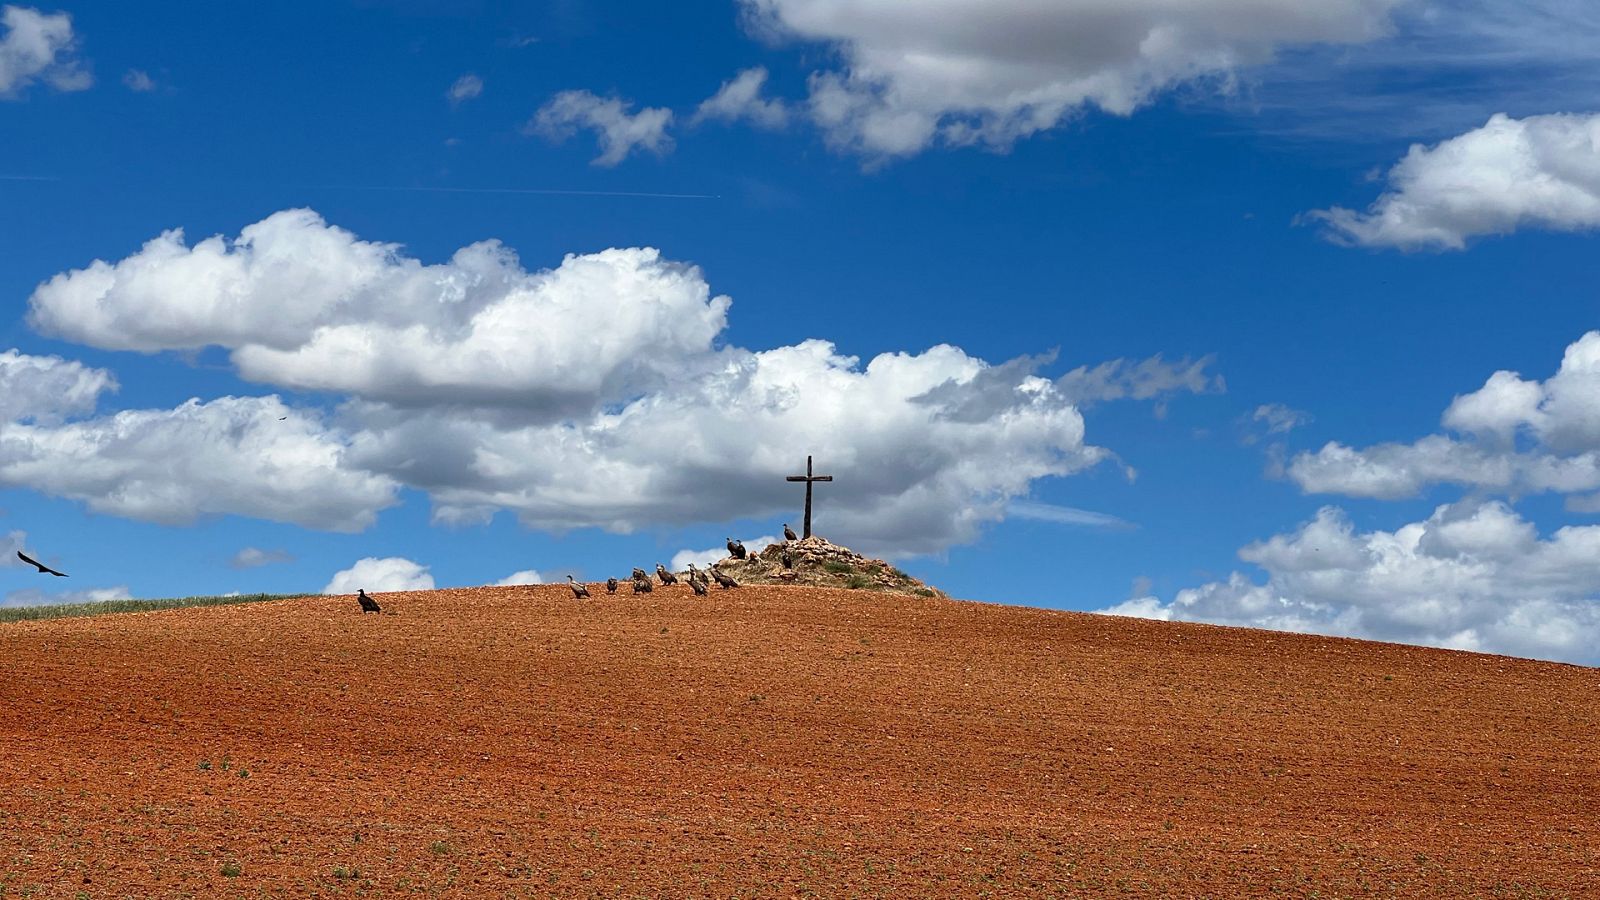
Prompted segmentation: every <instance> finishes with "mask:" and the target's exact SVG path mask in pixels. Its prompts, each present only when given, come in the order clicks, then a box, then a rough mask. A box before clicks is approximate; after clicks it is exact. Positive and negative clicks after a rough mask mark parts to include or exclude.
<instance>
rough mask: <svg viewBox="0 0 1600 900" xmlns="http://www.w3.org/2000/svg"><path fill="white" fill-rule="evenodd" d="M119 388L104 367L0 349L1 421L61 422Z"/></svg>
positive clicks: (88, 409) (90, 408)
mask: <svg viewBox="0 0 1600 900" xmlns="http://www.w3.org/2000/svg"><path fill="white" fill-rule="evenodd" d="M116 389H117V380H116V379H115V378H114V377H112V375H111V373H110V372H107V371H106V370H105V369H91V368H89V367H88V366H85V365H84V364H82V363H80V362H74V361H70V360H65V359H62V358H61V357H59V356H30V355H28V354H25V353H18V352H17V351H16V350H7V351H5V352H3V353H0V422H20V421H28V420H32V421H34V422H39V423H53V422H59V421H61V419H62V418H63V417H65V416H69V415H73V414H78V413H86V412H91V411H93V409H94V407H95V403H96V402H97V401H98V400H99V399H100V395H101V394H103V393H105V392H107V391H114V390H116Z"/></svg>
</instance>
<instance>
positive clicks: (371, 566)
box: [322, 556, 433, 594]
mask: <svg viewBox="0 0 1600 900" xmlns="http://www.w3.org/2000/svg"><path fill="white" fill-rule="evenodd" d="M357 590H365V591H366V592H367V593H369V594H376V593H379V592H383V591H431V590H433V576H432V575H429V574H428V567H427V566H423V565H418V564H417V563H414V562H412V561H411V560H409V559H406V558H405V557H403V556H386V557H383V558H381V559H380V558H378V557H374V556H368V557H365V558H363V559H358V560H356V563H355V565H353V566H351V567H350V568H348V569H341V570H340V571H338V572H335V573H334V575H333V579H332V580H331V581H329V582H328V586H327V587H325V588H323V589H322V593H324V594H354V593H355V592H356V591H357Z"/></svg>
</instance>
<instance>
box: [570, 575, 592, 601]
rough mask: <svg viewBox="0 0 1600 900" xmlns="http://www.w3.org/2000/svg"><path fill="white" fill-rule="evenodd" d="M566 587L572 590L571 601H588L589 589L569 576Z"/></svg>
mask: <svg viewBox="0 0 1600 900" xmlns="http://www.w3.org/2000/svg"><path fill="white" fill-rule="evenodd" d="M567 585H568V586H569V587H571V588H572V599H574V600H587V599H589V589H588V588H587V587H585V586H583V585H581V584H579V583H578V582H577V581H576V580H574V579H573V577H572V576H571V575H568V576H567Z"/></svg>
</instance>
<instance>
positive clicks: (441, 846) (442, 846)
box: [428, 841, 450, 856]
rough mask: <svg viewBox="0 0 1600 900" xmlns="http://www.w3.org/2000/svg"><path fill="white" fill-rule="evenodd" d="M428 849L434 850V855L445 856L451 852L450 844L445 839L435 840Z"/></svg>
mask: <svg viewBox="0 0 1600 900" xmlns="http://www.w3.org/2000/svg"><path fill="white" fill-rule="evenodd" d="M428 849H429V850H432V851H433V855H434V856H443V855H445V854H446V853H449V852H450V845H449V844H446V843H445V842H444V841H434V842H433V844H432V845H431V846H430V847H429V848H428Z"/></svg>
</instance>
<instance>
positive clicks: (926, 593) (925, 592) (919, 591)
mask: <svg viewBox="0 0 1600 900" xmlns="http://www.w3.org/2000/svg"><path fill="white" fill-rule="evenodd" d="M911 593H913V594H916V595H917V596H918V597H933V596H937V595H936V594H934V592H933V591H930V590H928V589H927V588H917V589H916V590H914V591H912V592H911Z"/></svg>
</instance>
